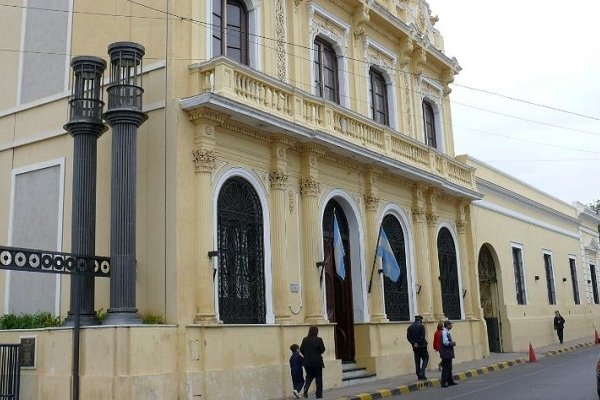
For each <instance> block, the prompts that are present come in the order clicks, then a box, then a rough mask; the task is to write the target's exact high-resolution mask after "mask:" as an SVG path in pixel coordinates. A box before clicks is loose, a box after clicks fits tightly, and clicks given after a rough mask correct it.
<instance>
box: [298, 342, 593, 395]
mask: <svg viewBox="0 0 600 400" xmlns="http://www.w3.org/2000/svg"><path fill="white" fill-rule="evenodd" d="M585 339H586V338H582V339H579V340H572V341H569V342H564V343H563V344H560V343H556V344H552V345H549V346H543V347H539V348H535V349H534V350H535V355H536V357H537V359H538V360H540V359H542V358H544V357H551V356H555V355H558V354H561V353H565V352H568V351H574V350H579V349H582V348H585V347H593V346H594V338H591V339H590V340H585ZM430 356H431V358H430V363H433V365H435V363H437V353H435V352H434V353H433V354H432V353H430ZM528 360H529V353H528V351H523V352H517V353H490V355H489V357H486V358H483V359H480V360H473V361H468V362H463V363H457V364H454V365H453V370H454V371H453V372H454V379H455V380H458V381H460V380H465V379H469V378H470V377H473V376H477V375H481V374H486V373H491V372H494V371H497V370H500V369H504V368H510V367H513V366H516V365H520V364H524V363H526V362H528ZM324 373H327V371H324ZM427 375H428V378H429V379H428V380H426V381H417V379H416V377H415V375H414V374H408V375H400V376H397V377H393V378H388V379H381V380H377V381H373V382H369V383H364V384H359V385H355V386H347V387H343V388H338V389H330V390H326V391H324V392H323V398H324V399H329V400H371V399H381V398H385V397H390V396H392V395H399V394H404V393H410V392H414V391H416V390H423V389H427V388H428V387H433V386H439V385H440V380H439V377H440V372H438V371H432V370H430V371H428V373H427ZM314 390H315V384H314V382H313V384H312V385H311V390H310V391H309V393H310V395H309V398H314V397H315V395H314ZM288 399H289V397H288Z"/></svg>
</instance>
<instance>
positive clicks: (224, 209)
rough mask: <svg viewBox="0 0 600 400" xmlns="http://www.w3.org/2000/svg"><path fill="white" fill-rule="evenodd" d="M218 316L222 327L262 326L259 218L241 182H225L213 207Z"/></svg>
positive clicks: (236, 179) (257, 202) (257, 207)
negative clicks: (235, 325) (217, 250)
mask: <svg viewBox="0 0 600 400" xmlns="http://www.w3.org/2000/svg"><path fill="white" fill-rule="evenodd" d="M217 240H218V246H219V270H218V285H219V287H218V293H219V316H220V319H221V320H222V321H223V323H226V324H264V323H265V319H266V315H265V314H266V311H265V274H264V245H263V215H262V208H261V204H260V200H259V198H258V194H257V193H256V191H255V190H254V188H253V187H252V185H251V184H250V183H249V182H248V181H246V180H245V179H243V178H240V177H234V178H230V179H228V180H227V181H226V182H225V183H224V184H223V187H222V188H221V191H220V192H219V199H218V203H217Z"/></svg>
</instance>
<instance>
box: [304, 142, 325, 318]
mask: <svg viewBox="0 0 600 400" xmlns="http://www.w3.org/2000/svg"><path fill="white" fill-rule="evenodd" d="M317 157H318V153H317V152H316V151H315V149H313V148H310V147H307V148H304V149H303V151H302V178H301V180H300V196H301V203H302V219H301V220H302V243H303V245H304V260H303V262H304V295H305V298H304V304H305V305H306V308H305V310H306V314H305V320H306V322H308V323H312V324H316V323H323V322H326V321H325V319H324V313H323V291H322V287H323V285H322V282H321V280H322V277H321V270H322V268H317V262H319V261H322V260H321V255H320V252H319V249H320V247H321V246H322V241H323V232H320V230H319V227H320V226H321V222H320V221H319V203H318V199H319V193H320V191H321V184H320V182H319V179H318V161H317Z"/></svg>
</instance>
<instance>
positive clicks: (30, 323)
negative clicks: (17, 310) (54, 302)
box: [0, 311, 60, 330]
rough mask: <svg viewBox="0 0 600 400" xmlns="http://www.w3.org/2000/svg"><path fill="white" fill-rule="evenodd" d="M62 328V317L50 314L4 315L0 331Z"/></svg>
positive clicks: (0, 323) (0, 322)
mask: <svg viewBox="0 0 600 400" xmlns="http://www.w3.org/2000/svg"><path fill="white" fill-rule="evenodd" d="M51 326H60V317H55V316H53V315H52V314H50V313H49V312H41V311H40V312H37V313H35V314H24V313H23V314H19V315H15V314H4V315H2V316H0V329H2V330H7V329H36V328H48V327H51Z"/></svg>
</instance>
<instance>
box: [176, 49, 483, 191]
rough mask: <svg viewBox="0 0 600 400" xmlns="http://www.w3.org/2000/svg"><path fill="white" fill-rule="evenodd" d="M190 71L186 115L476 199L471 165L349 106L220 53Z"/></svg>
mask: <svg viewBox="0 0 600 400" xmlns="http://www.w3.org/2000/svg"><path fill="white" fill-rule="evenodd" d="M189 70H190V72H191V73H192V75H193V76H194V83H195V85H196V86H195V88H194V90H195V91H196V92H197V94H195V95H194V96H191V97H188V98H184V99H182V100H181V102H180V104H181V107H182V109H183V110H185V111H186V112H188V113H193V112H194V110H198V109H202V108H209V109H212V110H216V111H220V112H223V113H225V114H227V115H228V116H229V118H232V119H234V120H236V121H238V122H241V123H243V124H245V125H249V126H254V127H258V128H260V130H261V131H262V132H272V133H284V134H286V135H289V136H291V137H293V138H294V139H296V140H299V141H301V142H307V143H308V142H310V143H318V144H321V145H323V146H324V147H326V148H328V149H329V150H330V151H333V152H338V153H340V154H342V155H344V156H348V157H351V158H355V159H357V160H360V161H361V162H364V163H365V164H374V165H378V166H379V167H381V168H384V169H387V170H388V171H389V172H391V173H394V174H398V175H402V176H405V177H408V178H410V179H413V180H415V181H418V182H425V183H429V184H432V185H435V186H438V187H440V186H441V187H442V188H444V189H445V190H446V191H449V192H452V193H454V194H456V195H461V196H466V197H469V198H479V197H480V196H479V194H478V193H477V192H476V187H475V174H474V168H471V167H468V166H467V165H465V164H462V163H460V162H459V161H457V160H456V159H454V158H452V157H449V156H447V155H444V154H441V153H440V152H439V151H437V150H435V149H432V148H429V147H427V146H426V145H424V144H423V143H420V142H418V141H416V140H414V139H412V138H410V137H408V136H405V135H402V134H401V133H399V132H396V131H394V130H392V129H390V128H387V127H384V126H382V125H379V124H377V123H375V122H374V121H372V120H371V119H369V118H366V117H364V116H362V115H360V114H357V113H355V112H353V111H351V110H348V109H345V108H343V107H340V106H338V105H337V104H334V103H331V102H329V101H325V100H323V99H322V98H320V97H316V96H313V95H311V94H309V93H307V92H304V91H302V90H300V89H298V88H296V87H294V86H291V85H288V84H286V83H284V82H281V81H279V80H277V79H274V78H272V77H270V76H268V75H266V74H263V73H261V72H258V71H255V70H253V69H251V68H249V67H247V66H244V65H240V64H237V63H235V62H232V61H231V60H228V59H227V58H224V57H219V58H215V59H213V60H211V61H209V62H206V63H201V64H193V65H190V67H189Z"/></svg>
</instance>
